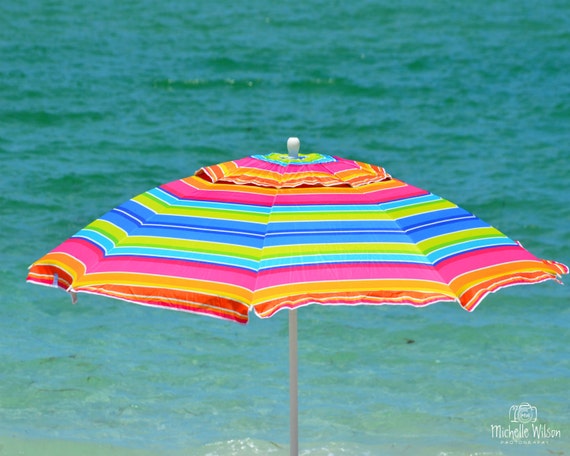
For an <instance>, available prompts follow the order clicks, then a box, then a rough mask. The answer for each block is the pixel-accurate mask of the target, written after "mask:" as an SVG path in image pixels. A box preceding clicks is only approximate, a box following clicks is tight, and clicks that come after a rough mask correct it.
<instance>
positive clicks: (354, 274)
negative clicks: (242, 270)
mask: <svg viewBox="0 0 570 456" xmlns="http://www.w3.org/2000/svg"><path fill="white" fill-rule="evenodd" d="M380 279H388V280H390V279H404V280H406V279H407V280H410V279H411V280H427V281H430V282H439V283H441V282H442V281H441V277H440V276H439V274H437V272H435V271H434V270H433V269H432V268H431V267H430V266H426V265H416V264H405V265H402V264H399V263H342V264H336V265H334V264H328V265H322V266H299V267H284V268H277V269H269V270H264V271H260V272H259V277H258V280H257V287H256V288H257V289H263V288H267V287H272V286H276V285H286V284H295V283H300V282H326V281H336V280H380Z"/></svg>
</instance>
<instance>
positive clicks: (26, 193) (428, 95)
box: [0, 0, 570, 456]
mask: <svg viewBox="0 0 570 456" xmlns="http://www.w3.org/2000/svg"><path fill="white" fill-rule="evenodd" d="M569 39H570V6H569V4H568V3H567V2H565V1H561V0H544V1H541V2H535V1H530V0H519V1H514V0H482V1H480V2H451V1H447V0H422V1H420V0H404V1H401V2H388V1H372V0H353V1H351V2H339V1H328V2H325V1H321V0H307V1H304V2H288V1H286V2H262V1H260V0H247V1H243V2H229V1H225V0H221V1H219V2H211V1H204V0H194V1H183V0H165V1H162V2H151V1H147V0H139V1H134V0H125V1H121V2H116V1H110V0H102V1H100V2H84V1H80V0H59V1H58V0H21V1H18V2H6V1H5V2H1V3H0V56H1V59H0V169H1V171H2V172H1V178H0V202H1V204H0V214H1V217H0V232H1V236H0V255H1V258H2V261H1V262H0V270H1V274H0V297H1V302H0V455H2V456H3V455H33V456H35V455H48V456H49V455H76V454H84V455H103V454H104V455H138V456H142V455H145V456H146V455H165V454H166V455H168V454H170V455H200V456H206V455H207V456H228V455H250V454H251V455H254V454H263V455H264V454H275V455H285V454H288V439H289V435H288V426H289V421H288V347H287V343H288V342H287V338H288V336H287V314H286V313H285V312H282V313H279V314H277V315H276V316H275V317H274V318H271V319H268V320H259V319H256V318H255V317H254V318H253V319H252V321H251V323H250V324H249V325H247V326H245V327H242V326H239V325H236V324H233V323H228V322H223V321H218V320H214V319H209V318H206V317H199V316H195V315H187V314H183V313H179V312H169V311H164V310H157V309H148V308H143V307H139V306H135V305H130V304H126V303H123V302H118V301H113V300H109V299H104V298H98V297H93V296H83V295H81V296H80V299H79V303H78V304H77V305H75V306H74V305H72V304H71V303H70V300H69V298H68V296H67V295H65V293H61V292H59V291H57V290H50V289H47V288H43V287H35V286H32V285H29V284H26V283H25V277H26V271H27V267H28V266H29V265H30V264H31V263H32V262H33V261H34V260H36V259H37V258H39V257H40V256H42V255H43V254H45V253H46V252H47V251H49V250H50V249H51V248H53V247H54V246H56V245H57V244H59V243H60V242H61V241H63V240H64V239H66V238H67V237H69V236H71V235H72V234H74V233H75V232H76V231H78V230H79V229H80V228H81V227H83V226H84V225H86V224H87V223H89V222H90V221H91V220H93V219H95V218H97V217H99V216H100V215H101V214H103V213H105V212H106V211H107V210H109V209H110V208H112V207H114V206H116V205H118V204H120V203H121V202H123V201H124V200H126V199H128V198H130V197H132V196H134V195H136V194H138V193H141V192H143V191H145V190H147V189H149V188H151V187H154V186H156V185H158V184H160V183H163V182H168V181H171V180H174V179H177V178H180V177H183V176H187V175H191V174H193V172H194V171H195V170H196V169H197V168H198V167H200V166H203V165H206V164H212V163H217V162H220V161H225V160H230V159H234V158H240V157H242V156H244V155H248V154H251V153H266V152H273V151H284V150H285V141H286V139H287V137H289V136H298V137H300V139H301V142H302V144H301V150H302V151H305V152H307V151H314V152H322V153H330V154H334V155H342V156H345V157H349V158H353V159H357V160H361V161H366V162H371V163H375V164H378V165H381V166H384V167H385V168H386V169H387V170H388V171H389V172H390V173H391V174H392V175H394V176H396V177H398V178H401V179H404V180H406V181H408V182H410V183H412V184H415V185H417V186H419V187H422V188H427V189H429V190H431V191H433V192H434V193H437V194H439V195H441V196H443V197H446V198H448V199H450V200H452V201H454V202H456V203H458V204H460V205H461V206H463V207H465V208H466V209H468V210H470V211H472V212H474V213H476V214H477V215H479V216H480V217H481V218H483V219H484V220H486V221H488V222H490V223H492V224H493V225H495V226H496V227H497V228H499V229H501V230H502V231H504V232H505V233H507V234H508V235H509V236H510V237H512V238H513V239H517V240H519V241H520V242H522V243H523V244H524V245H525V247H527V248H528V249H529V250H531V251H532V252H533V253H535V254H536V255H537V256H539V257H542V258H547V259H556V260H558V261H561V262H564V263H566V264H570V228H569V227H570V204H569V203H570V201H569V200H570V198H569V196H568V195H570V179H569V178H568V176H570V161H569V159H568V153H569V144H570V73H569V72H568V68H570V51H569V48H568V42H569ZM566 281H567V282H568V279H566ZM569 297H570V295H569V293H568V287H567V286H566V287H563V286H559V285H557V284H555V283H553V282H552V283H544V284H540V285H535V286H532V287H512V288H509V289H506V290H503V291H501V292H499V293H496V294H494V295H491V296H489V297H487V298H486V299H485V300H484V302H483V303H482V304H481V305H480V307H479V308H478V309H477V310H476V311H475V312H473V313H467V312H465V311H463V310H462V309H460V308H459V307H458V306H457V305H453V304H436V305H433V306H430V307H428V308H425V309H412V308H407V307H366V308H365V307H362V308H360V307H358V308H330V307H329V308H324V307H317V306H312V307H306V308H303V309H300V311H299V400H300V411H299V413H300V414H299V426H300V449H301V453H302V454H303V455H311V456H314V455H319V456H320V455H323V456H325V455H326V456H330V455H389V456H392V455H394V456H399V455H413V456H424V455H438V456H443V455H450V456H459V455H548V454H559V455H561V454H567V453H568V452H570V401H569V396H568V390H569V388H570V361H569V358H570V357H569V353H570V352H569V349H568V340H569V329H570V306H569V304H570V299H569ZM525 403H528V404H530V405H531V406H532V407H535V409H534V411H535V418H537V421H536V422H529V423H526V424H524V426H523V427H526V428H528V429H530V431H531V433H532V431H533V428H532V427H531V425H545V426H547V427H548V428H549V429H550V430H551V435H550V437H548V438H544V437H535V436H533V435H531V436H530V438H524V439H522V440H520V441H519V442H518V443H517V442H513V440H512V439H511V438H508V437H507V438H501V437H500V436H497V435H493V431H492V429H493V426H495V429H497V428H496V426H501V427H502V429H507V428H508V426H509V425H511V426H512V429H514V428H515V427H516V424H514V423H511V422H510V417H509V411H510V409H511V407H512V406H515V407H516V406H520V405H521V404H525Z"/></svg>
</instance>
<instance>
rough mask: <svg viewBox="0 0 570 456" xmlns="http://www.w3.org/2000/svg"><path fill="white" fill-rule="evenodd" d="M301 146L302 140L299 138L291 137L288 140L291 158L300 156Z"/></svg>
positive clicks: (288, 150)
mask: <svg viewBox="0 0 570 456" xmlns="http://www.w3.org/2000/svg"><path fill="white" fill-rule="evenodd" d="M300 147H301V141H299V138H289V139H288V140H287V152H289V158H299V148H300Z"/></svg>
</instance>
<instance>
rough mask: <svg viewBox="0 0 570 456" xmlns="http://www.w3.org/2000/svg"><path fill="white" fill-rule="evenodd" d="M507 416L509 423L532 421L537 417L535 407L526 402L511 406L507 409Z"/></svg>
mask: <svg viewBox="0 0 570 456" xmlns="http://www.w3.org/2000/svg"><path fill="white" fill-rule="evenodd" d="M509 418H510V420H511V423H534V422H535V421H536V419H537V418H538V412H537V410H536V407H533V406H532V405H530V404H529V403H528V402H523V403H521V404H519V405H513V406H511V408H510V410H509Z"/></svg>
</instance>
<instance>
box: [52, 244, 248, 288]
mask: <svg viewBox="0 0 570 456" xmlns="http://www.w3.org/2000/svg"><path fill="white" fill-rule="evenodd" d="M54 251H59V252H64V253H67V254H69V255H71V256H73V257H74V258H77V259H78V260H80V261H82V262H83V263H85V264H86V265H91V266H88V268H87V273H88V274H93V273H98V272H103V273H112V272H127V273H134V274H152V275H163V276H169V277H179V278H188V279H198V280H208V281H212V282H224V283H229V284H233V285H238V286H242V287H245V288H248V289H251V287H253V284H254V283H255V275H256V273H255V272H254V271H247V270H243V269H238V268H233V267H231V266H225V265H208V264H205V263H198V262H190V261H182V260H174V259H164V258H144V257H136V256H126V257H125V256H121V257H104V255H103V252H102V251H101V250H99V249H98V248H97V247H96V246H95V245H93V244H92V243H90V242H88V241H86V240H84V239H78V238H71V239H69V240H68V241H66V242H64V243H63V244H62V245H60V246H59V247H58V248H57V249H56V250H54Z"/></svg>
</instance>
